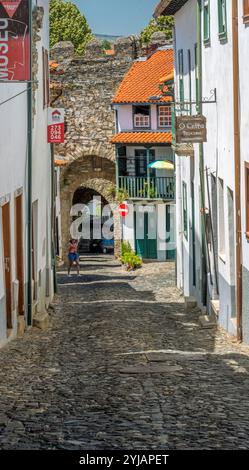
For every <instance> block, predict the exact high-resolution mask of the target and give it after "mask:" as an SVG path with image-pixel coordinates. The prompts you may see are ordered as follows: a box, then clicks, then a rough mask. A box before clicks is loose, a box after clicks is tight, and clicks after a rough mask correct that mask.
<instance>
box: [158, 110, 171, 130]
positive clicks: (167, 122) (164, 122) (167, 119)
mask: <svg viewBox="0 0 249 470" xmlns="http://www.w3.org/2000/svg"><path fill="white" fill-rule="evenodd" d="M162 111H163V113H162V114H161V112H162ZM165 111H166V112H165ZM158 127H172V113H171V105H162V106H158Z"/></svg>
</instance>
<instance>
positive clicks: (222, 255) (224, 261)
mask: <svg viewBox="0 0 249 470" xmlns="http://www.w3.org/2000/svg"><path fill="white" fill-rule="evenodd" d="M219 258H220V260H221V261H222V263H224V264H226V262H227V258H226V255H225V253H219Z"/></svg>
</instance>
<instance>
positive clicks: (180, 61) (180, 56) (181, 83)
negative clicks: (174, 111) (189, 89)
mask: <svg viewBox="0 0 249 470" xmlns="http://www.w3.org/2000/svg"><path fill="white" fill-rule="evenodd" d="M178 72H179V97H180V102H181V103H183V102H184V62H183V50H182V49H180V50H179V51H178Z"/></svg>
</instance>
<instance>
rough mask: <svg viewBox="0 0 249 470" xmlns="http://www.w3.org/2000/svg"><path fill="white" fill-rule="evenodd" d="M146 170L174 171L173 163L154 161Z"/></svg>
mask: <svg viewBox="0 0 249 470" xmlns="http://www.w3.org/2000/svg"><path fill="white" fill-rule="evenodd" d="M148 168H154V169H155V170H174V169H175V167H174V163H172V162H169V161H168V160H156V161H155V162H152V163H150V164H149V165H148Z"/></svg>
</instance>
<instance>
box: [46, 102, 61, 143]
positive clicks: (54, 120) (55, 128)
mask: <svg viewBox="0 0 249 470" xmlns="http://www.w3.org/2000/svg"><path fill="white" fill-rule="evenodd" d="M64 113H65V111H64V109H63V108H49V109H48V143H50V144H62V143H63V142H64V134H65V131H64Z"/></svg>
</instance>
